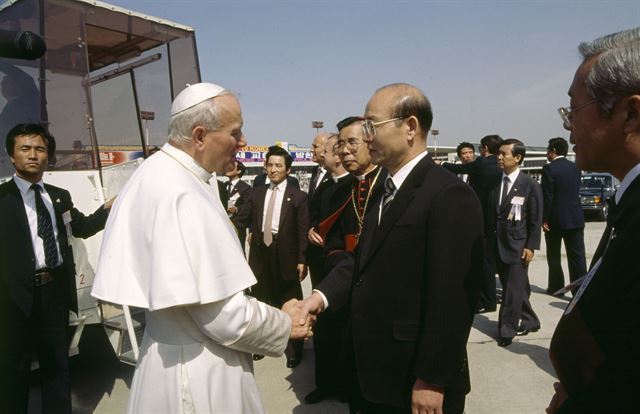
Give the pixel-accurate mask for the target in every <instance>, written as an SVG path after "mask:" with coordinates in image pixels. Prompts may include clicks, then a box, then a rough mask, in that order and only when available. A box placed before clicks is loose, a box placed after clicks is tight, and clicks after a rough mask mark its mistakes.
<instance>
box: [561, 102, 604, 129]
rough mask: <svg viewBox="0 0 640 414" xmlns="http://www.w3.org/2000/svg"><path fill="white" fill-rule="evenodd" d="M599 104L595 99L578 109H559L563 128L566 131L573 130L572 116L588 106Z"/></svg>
mask: <svg viewBox="0 0 640 414" xmlns="http://www.w3.org/2000/svg"><path fill="white" fill-rule="evenodd" d="M595 102H597V101H596V100H595V99H592V100H590V101H589V102H587V103H585V104H582V105H580V106H578V107H576V108H572V107H570V106H569V107H561V108H558V113H559V114H560V118H562V126H564V128H565V129H569V128H571V114H572V113H574V112H577V111H579V110H581V109H582V108H586V107H587V106H589V105H591V104H593V103H595Z"/></svg>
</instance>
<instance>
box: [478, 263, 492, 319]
mask: <svg viewBox="0 0 640 414" xmlns="http://www.w3.org/2000/svg"><path fill="white" fill-rule="evenodd" d="M496 304H497V301H496V261H495V255H494V254H485V255H484V261H483V269H482V279H481V281H480V288H479V292H478V304H477V305H476V310H477V311H479V310H485V311H493V310H495V309H496Z"/></svg>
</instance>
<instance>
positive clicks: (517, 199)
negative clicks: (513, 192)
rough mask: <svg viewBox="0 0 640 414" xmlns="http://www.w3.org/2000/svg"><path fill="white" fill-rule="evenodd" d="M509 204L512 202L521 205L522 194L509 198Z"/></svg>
mask: <svg viewBox="0 0 640 414" xmlns="http://www.w3.org/2000/svg"><path fill="white" fill-rule="evenodd" d="M511 204H513V205H514V206H521V205H523V204H524V197H522V196H516V197H513V198H512V199H511Z"/></svg>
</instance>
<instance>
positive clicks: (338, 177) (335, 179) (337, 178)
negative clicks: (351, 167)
mask: <svg viewBox="0 0 640 414" xmlns="http://www.w3.org/2000/svg"><path fill="white" fill-rule="evenodd" d="M347 175H349V173H348V172H346V173H344V174H342V175H339V176H337V177H332V178H333V181H335V182H336V183H337V182H338V181H339V180H340V179H341V178H343V177H346V176H347Z"/></svg>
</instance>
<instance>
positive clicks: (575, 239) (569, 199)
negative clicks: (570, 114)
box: [542, 137, 587, 295]
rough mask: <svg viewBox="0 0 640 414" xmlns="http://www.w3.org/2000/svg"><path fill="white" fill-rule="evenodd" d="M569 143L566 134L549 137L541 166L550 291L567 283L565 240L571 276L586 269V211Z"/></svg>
mask: <svg viewBox="0 0 640 414" xmlns="http://www.w3.org/2000/svg"><path fill="white" fill-rule="evenodd" d="M568 150H569V144H568V143H567V141H566V140H565V139H564V138H561V137H557V138H551V139H550V140H549V145H548V146H547V159H548V160H549V164H546V165H545V166H543V167H542V195H543V200H544V208H543V213H542V217H543V219H542V220H543V224H542V229H543V230H544V232H545V233H544V238H545V241H546V244H547V264H548V265H549V283H548V284H547V294H549V295H552V294H553V292H556V291H557V290H558V289H561V288H563V287H564V273H563V272H562V265H561V263H560V247H561V244H562V241H563V240H564V246H565V249H566V251H567V262H568V264H569V280H570V281H571V282H573V281H575V280H576V279H578V278H579V277H581V276H583V275H584V274H585V273H587V262H586V259H585V253H584V213H583V212H582V206H581V205H580V194H579V190H580V176H581V175H582V173H581V171H580V169H579V168H578V167H576V165H575V164H574V163H573V162H571V161H569V160H568V159H566V158H565V157H566V155H567V152H568Z"/></svg>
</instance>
